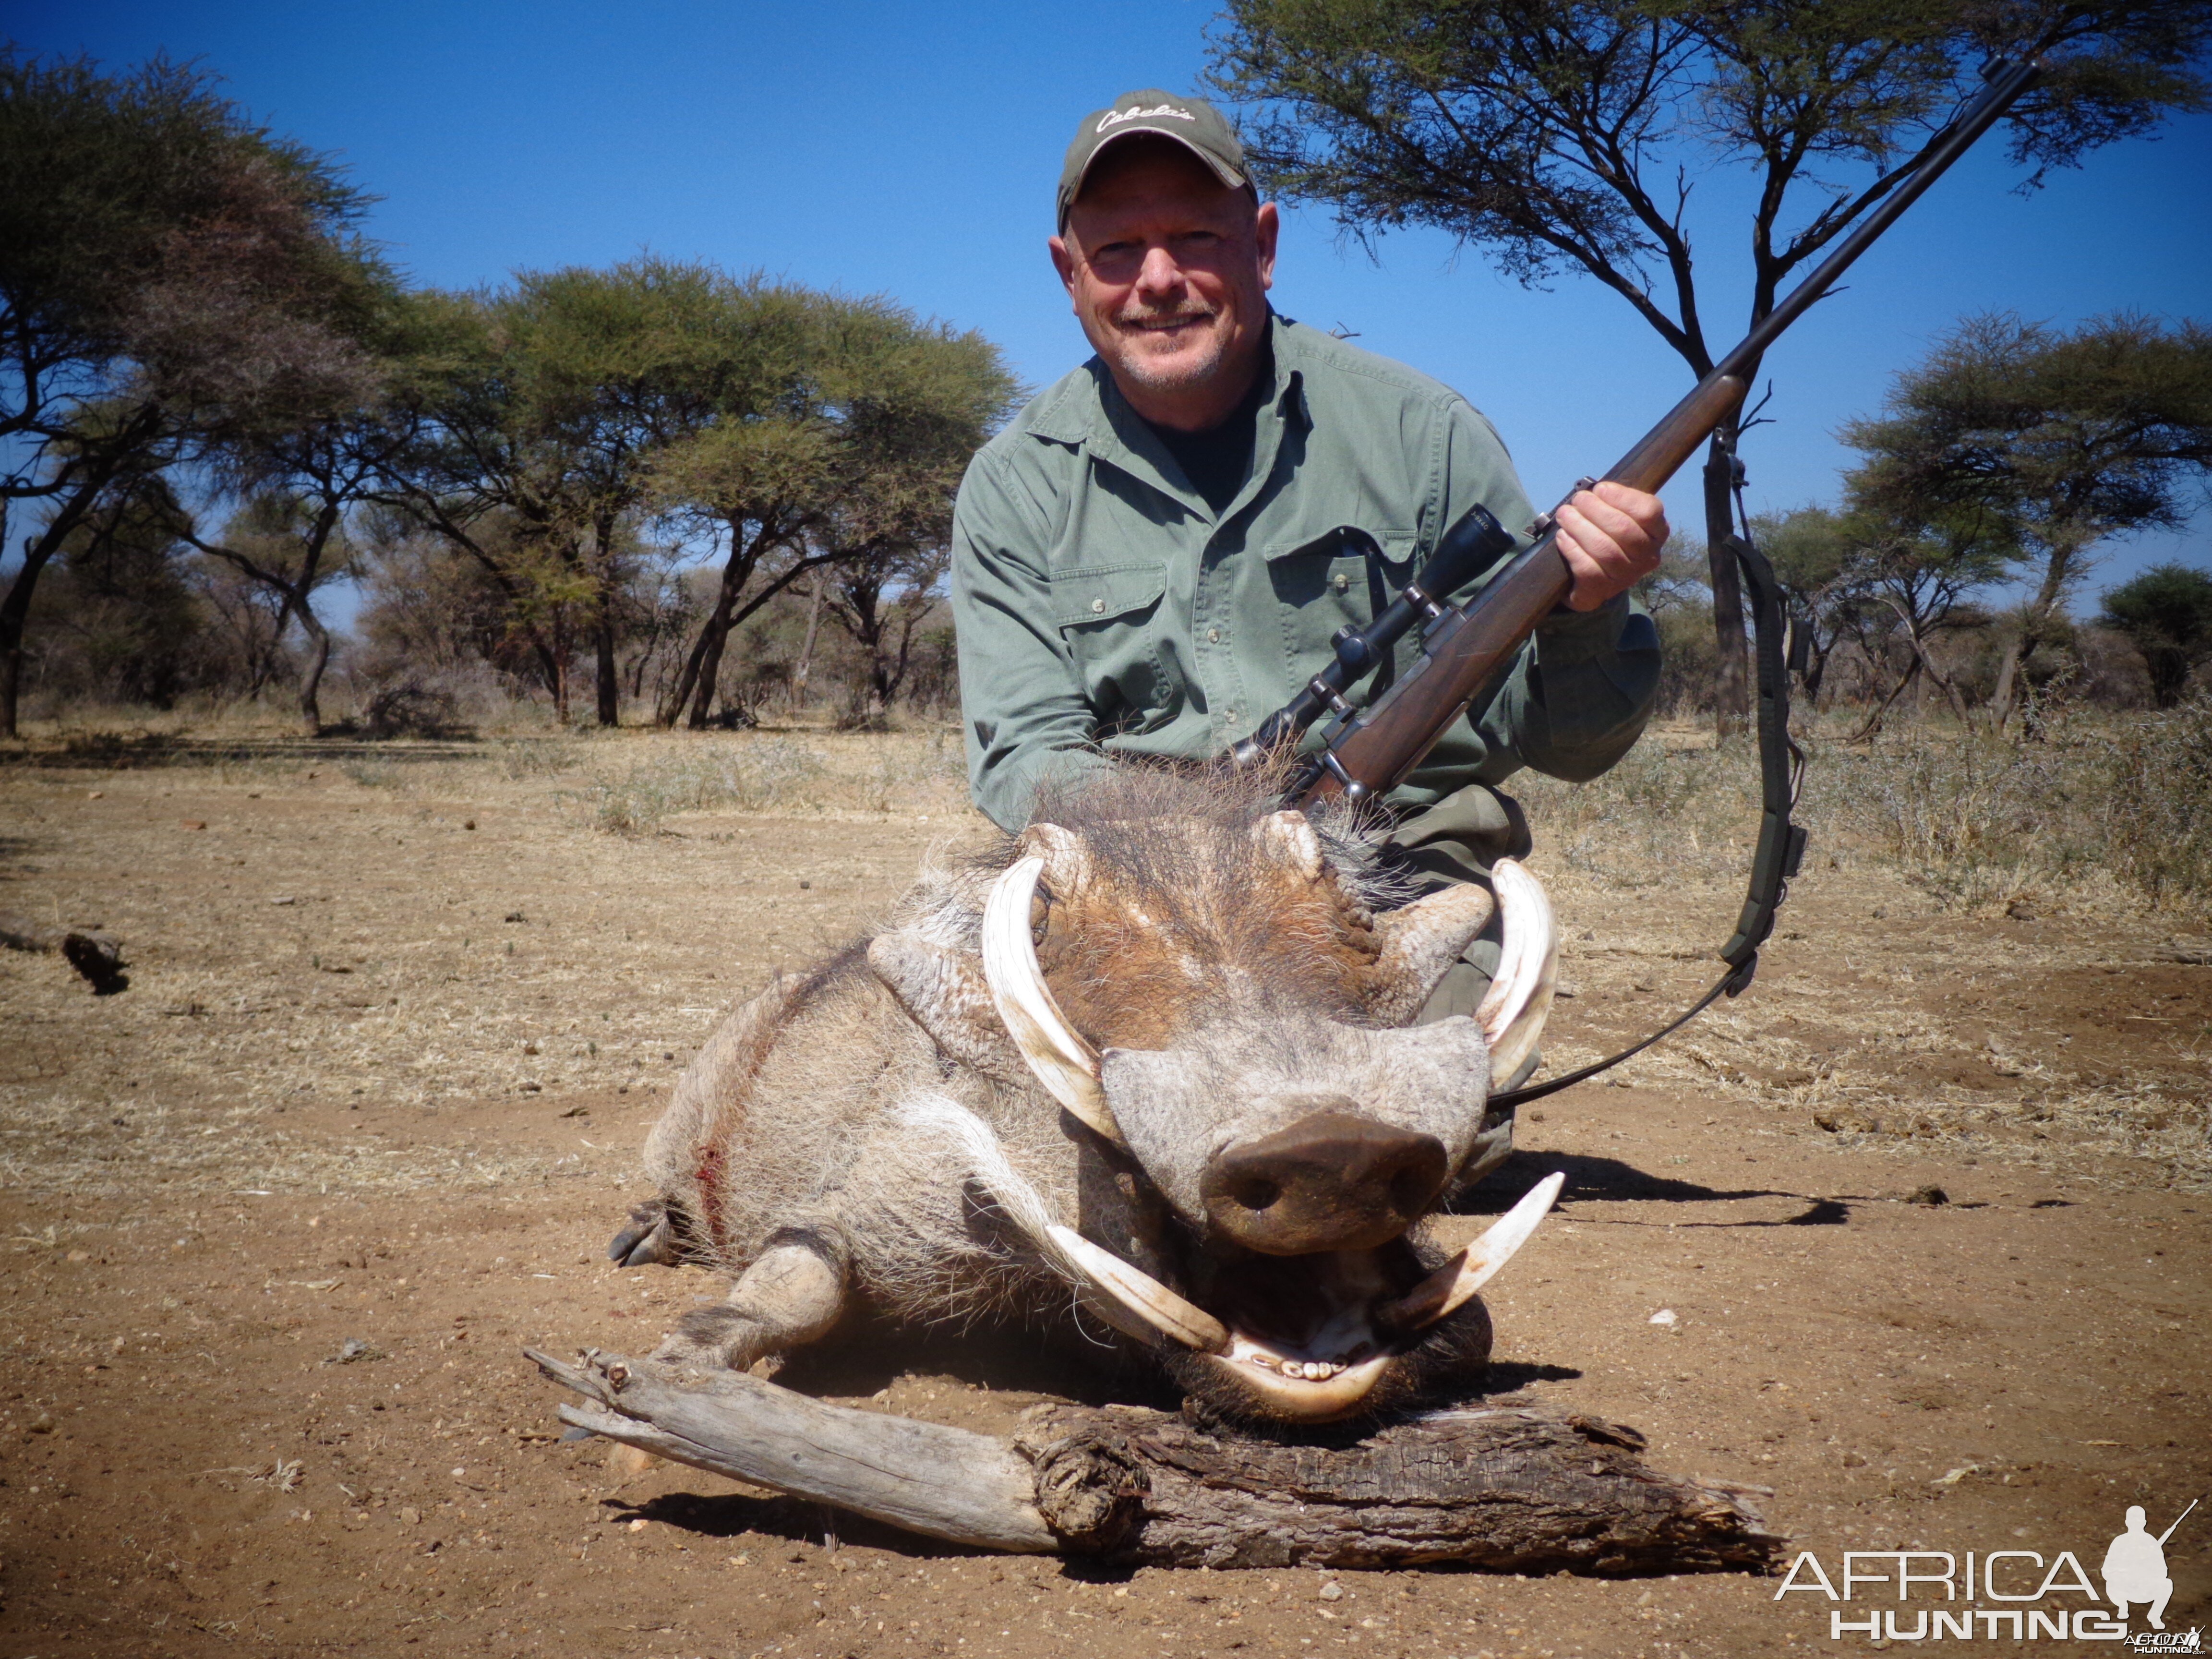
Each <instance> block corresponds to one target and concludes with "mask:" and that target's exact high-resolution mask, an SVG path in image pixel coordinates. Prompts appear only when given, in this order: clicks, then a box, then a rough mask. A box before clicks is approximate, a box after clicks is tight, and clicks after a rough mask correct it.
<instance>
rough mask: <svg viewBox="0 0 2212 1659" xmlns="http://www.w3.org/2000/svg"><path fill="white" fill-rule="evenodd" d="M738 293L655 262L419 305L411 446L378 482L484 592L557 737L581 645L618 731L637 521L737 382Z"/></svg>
mask: <svg viewBox="0 0 2212 1659" xmlns="http://www.w3.org/2000/svg"><path fill="white" fill-rule="evenodd" d="M730 286H731V285H730V283H729V282H728V280H727V279H726V278H725V277H723V276H721V275H720V273H718V272H716V271H714V270H711V269H709V268H708V267H706V266H703V265H697V264H679V263H676V262H672V261H669V260H664V259H658V258H640V259H636V260H633V261H630V262H629V263H627V264H621V265H617V266H615V267H614V268H612V269H611V270H605V271H598V270H581V269H568V270H555V271H548V272H533V273H525V274H524V275H522V276H519V277H518V278H516V280H515V282H514V283H513V285H512V286H510V287H509V288H507V289H503V290H501V291H499V292H496V293H491V294H477V295H427V296H423V297H422V299H421V300H419V301H417V302H416V308H415V315H414V322H413V327H414V338H415V347H414V356H413V362H414V369H413V373H412V374H411V375H410V378H409V380H408V383H407V386H406V387H405V389H404V393H403V394H402V397H401V398H400V402H401V404H402V405H403V406H404V410H406V417H407V419H408V421H409V422H410V435H409V439H408V441H407V442H406V443H404V445H402V446H400V447H398V448H397V449H395V451H394V452H393V454H392V459H391V460H390V462H389V463H388V464H387V465H386V483H385V491H384V493H385V496H386V500H388V501H391V502H392V504H394V505H397V506H399V507H404V509H405V510H406V511H407V512H408V513H410V515H412V516H413V517H414V518H415V519H416V521H417V522H419V523H421V524H422V526H424V527H426V528H428V529H429V530H431V531H432V532H435V533H436V534H438V535H440V536H441V537H443V538H445V539H446V540H447V541H448V542H449V543H450V544H452V545H453V546H454V547H455V548H457V549H458V550H461V551H463V552H464V553H465V554H466V555H467V556H469V557H470V558H471V559H473V560H474V561H476V562H477V564H478V565H479V566H480V567H481V568H483V570H484V571H485V572H486V573H487V574H489V576H490V577H491V579H492V580H493V581H494V582H495V584H496V586H498V587H499V589H500V591H501V592H502V593H503V594H504V595H505V596H506V597H507V600H508V602H509V604H510V605H511V607H512V610H513V616H514V617H515V619H516V625H517V626H518V627H519V628H520V629H521V630H522V631H523V632H524V633H525V634H526V636H527V637H528V638H529V640H530V641H531V646H532V650H533V652H534V653H535V654H536V656H537V658H538V662H539V665H540V667H541V670H542V671H543V672H544V677H545V679H546V682H547V684H548V686H549V688H550V690H551V691H552V693H553V700H554V706H555V709H556V713H557V714H558V715H559V716H560V718H561V719H562V720H567V718H568V703H569V659H570V656H571V653H572V652H573V650H574V647H575V645H576V643H577V642H578V638H579V636H582V637H583V638H584V639H586V640H588V641H589V643H590V645H591V647H592V655H593V662H594V674H593V680H594V687H595V690H596V694H597V696H596V702H597V708H596V712H597V716H598V719H599V724H600V725H602V726H613V725H616V724H617V723H618V721H619V719H620V714H621V709H620V698H621V678H620V673H619V668H618V664H617V634H618V631H619V628H620V623H621V616H622V612H623V602H624V601H623V593H624V587H625V583H626V582H627V580H628V579H629V576H630V575H631V574H632V555H633V552H634V550H635V547H636V545H637V543H636V538H635V520H636V519H637V517H638V516H639V514H640V513H641V510H642V507H643V503H644V502H645V500H646V495H647V488H648V486H649V484H650V483H651V481H652V478H653V467H654V465H656V463H657V462H658V461H659V459H660V458H661V456H662V455H663V454H664V453H665V451H666V450H667V449H668V448H669V447H670V446H671V445H672V444H675V443H677V442H678V441H681V440H682V439H683V438H684V437H685V436H687V435H690V434H691V433H694V432H696V430H697V429H698V428H700V427H701V426H702V424H703V423H704V422H705V420H706V418H707V416H708V413H709V411H711V410H712V409H713V408H714V406H715V403H716V400H717V399H718V398H719V397H720V395H721V392H722V389H723V387H724V386H725V385H726V382H727V381H728V380H729V379H730V378H731V377H732V374H735V373H737V372H738V365H737V364H736V363H735V362H733V360H732V359H733V351H734V350H735V346H734V343H733V342H732V338H731V337H730V329H729V318H728V315H727V295H728V289H729V288H730Z"/></svg>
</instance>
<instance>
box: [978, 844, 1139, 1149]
mask: <svg viewBox="0 0 2212 1659" xmlns="http://www.w3.org/2000/svg"><path fill="white" fill-rule="evenodd" d="M1043 873H1044V860H1042V859H1039V858H1026V859H1023V860H1020V861H1019V862H1018V863H1017V864H1016V865H1014V866H1013V867H1012V869H1010V870H1008V871H1007V872H1006V874H1004V875H1002V876H1000V878H998V880H996V881H995V882H994V883H992V884H991V896H990V898H989V899H988V900H987V902H985V904H984V906H983V939H982V945H983V977H984V979H985V980H986V981H987V982H988V983H989V985H990V987H991V1001H992V1004H993V1006H995V1007H996V1008H997V1009H998V1011H999V1018H1000V1021H1001V1022H1002V1023H1003V1024H1005V1026H1006V1035H1007V1036H1011V1037H1012V1038H1013V1040H1014V1047H1015V1048H1018V1049H1019V1050H1020V1051H1021V1056H1022V1059H1023V1060H1024V1061H1025V1062H1026V1063H1027V1064H1028V1066H1029V1068H1030V1071H1032V1072H1034V1073H1036V1079H1037V1081H1038V1082H1039V1083H1042V1085H1044V1088H1045V1092H1046V1093H1048V1094H1049V1095H1050V1096H1051V1097H1053V1098H1054V1100H1056V1101H1058V1102H1059V1103H1060V1104H1061V1105H1063V1106H1065V1107H1066V1108H1067V1109H1068V1110H1069V1111H1070V1112H1073V1114H1074V1115H1076V1116H1077V1117H1078V1118H1079V1119H1081V1120H1082V1121H1084V1122H1085V1123H1086V1124H1088V1125H1090V1127H1092V1128H1093V1129H1096V1130H1097V1132H1098V1133H1100V1134H1102V1135H1104V1136H1105V1137H1106V1139H1109V1140H1110V1141H1112V1142H1114V1143H1115V1145H1116V1146H1120V1145H1121V1130H1120V1129H1119V1128H1118V1127H1115V1122H1114V1114H1113V1112H1112V1111H1111V1110H1110V1109H1109V1108H1108V1106H1107V1104H1106V1091H1105V1089H1104V1088H1103V1086H1101V1085H1100V1084H1099V1081H1098V1054H1097V1050H1095V1049H1094V1048H1091V1045H1090V1044H1089V1043H1087V1042H1085V1041H1084V1040H1083V1038H1082V1037H1081V1036H1079V1035H1078V1034H1077V1032H1076V1030H1075V1028H1074V1027H1073V1026H1072V1025H1070V1024H1068V1023H1067V1016H1066V1015H1065V1014H1063V1013H1061V1012H1060V1005H1059V1004H1058V1003H1057V1002H1055V1001H1054V1000H1053V996H1052V987H1050V986H1048V985H1047V984H1046V983H1045V982H1044V971H1043V969H1040V968H1039V967H1038V966H1037V959H1036V945H1034V944H1032V943H1031V942H1030V899H1031V898H1032V897H1033V896H1035V895H1036V884H1037V878H1038V877H1039V876H1041V875H1042V874H1043Z"/></svg>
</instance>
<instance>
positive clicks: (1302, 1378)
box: [1049, 1174, 1566, 1422]
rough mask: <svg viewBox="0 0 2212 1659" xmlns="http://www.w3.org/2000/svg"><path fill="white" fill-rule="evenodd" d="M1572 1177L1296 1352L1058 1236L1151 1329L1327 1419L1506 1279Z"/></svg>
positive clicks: (1348, 1408)
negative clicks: (1505, 1270) (1503, 1273)
mask: <svg viewBox="0 0 2212 1659" xmlns="http://www.w3.org/2000/svg"><path fill="white" fill-rule="evenodd" d="M1565 1182H1566V1176H1564V1175H1559V1174H1554V1175H1551V1176H1546V1177H1545V1178H1544V1179H1543V1180H1542V1181H1541V1182H1538V1183H1537V1184H1536V1186H1535V1187H1534V1188H1533V1189H1531V1190H1530V1191H1529V1193H1528V1194H1527V1195H1526V1196H1525V1197H1523V1198H1522V1200H1521V1201H1520V1202H1519V1203H1518V1204H1516V1205H1515V1206H1513V1207H1512V1208H1511V1209H1510V1210H1509V1211H1507V1212H1505V1214H1504V1215H1503V1216H1500V1217H1499V1218H1498V1220H1497V1221H1495V1222H1494V1223H1492V1225H1491V1226H1490V1229H1489V1230H1488V1231H1486V1232H1485V1233H1484V1234H1483V1235H1482V1237H1480V1238H1478V1239H1477V1240H1475V1242H1474V1243H1472V1244H1470V1245H1468V1248H1467V1249H1464V1250H1462V1251H1461V1252H1460V1253H1459V1255H1455V1256H1454V1257H1453V1258H1452V1259H1451V1260H1450V1261H1448V1262H1446V1263H1445V1264H1444V1265H1443V1267H1439V1268H1438V1269H1437V1271H1436V1272H1435V1273H1431V1274H1430V1275H1429V1277H1428V1278H1426V1279H1423V1280H1422V1281H1421V1282H1420V1283H1419V1284H1418V1285H1415V1286H1414V1287H1413V1289H1412V1290H1410V1291H1407V1292H1406V1293H1404V1294H1403V1295H1401V1296H1399V1297H1395V1298H1393V1299H1392V1300H1390V1301H1389V1302H1387V1303H1383V1304H1380V1305H1374V1304H1368V1305H1367V1306H1365V1307H1363V1308H1352V1307H1347V1308H1346V1309H1345V1310H1342V1311H1340V1313H1339V1314H1338V1315H1337V1316H1335V1317H1334V1318H1333V1319H1331V1320H1330V1321H1329V1322H1328V1323H1327V1324H1326V1325H1324V1326H1323V1327H1322V1329H1321V1330H1320V1331H1319V1332H1317V1333H1316V1334H1315V1335H1314V1337H1313V1338H1312V1339H1310V1340H1309V1341H1307V1342H1306V1343H1304V1344H1303V1345H1302V1346H1300V1347H1299V1348H1298V1349H1297V1350H1296V1351H1292V1350H1291V1349H1290V1348H1287V1347H1285V1346H1281V1345H1279V1344H1276V1343H1273V1342H1269V1341H1267V1340H1264V1339H1262V1338H1260V1337H1255V1336H1251V1335H1248V1334H1245V1333H1244V1332H1242V1331H1237V1330H1233V1329H1231V1328H1230V1327H1229V1326H1227V1325H1225V1324H1224V1323H1223V1322H1221V1321H1220V1320H1218V1319H1217V1318H1215V1317H1214V1316H1212V1314H1210V1313H1208V1312H1206V1310H1204V1309H1203V1308H1200V1307H1199V1306H1198V1305H1197V1304H1194V1303H1192V1302H1190V1301H1189V1300H1188V1299H1187V1298H1185V1297H1182V1296H1178V1295H1177V1294H1176V1292H1175V1291H1171V1290H1170V1289H1169V1288H1168V1287H1167V1286H1166V1285H1163V1284H1161V1283H1160V1282H1159V1281H1158V1279H1153V1278H1152V1277H1151V1276H1150V1275H1149V1274H1147V1273H1143V1272H1141V1271H1140V1270H1139V1269H1138V1268H1136V1267H1132V1266H1130V1265H1129V1264H1128V1263H1127V1262H1126V1261H1122V1260H1121V1258H1120V1257H1118V1256H1116V1255H1113V1254H1111V1253H1110V1252H1109V1251H1106V1250H1103V1249H1100V1248H1099V1247H1098V1246H1097V1245H1096V1244H1093V1243H1091V1241H1090V1240H1089V1239H1087V1238H1085V1237H1082V1236H1081V1235H1080V1234H1079V1233H1076V1232H1074V1231H1071V1230H1070V1229H1068V1228H1066V1227H1061V1226H1057V1225H1055V1226H1054V1227H1052V1228H1050V1229H1049V1233H1050V1237H1051V1242H1052V1243H1053V1244H1054V1246H1055V1247H1056V1248H1057V1250H1058V1253H1059V1255H1060V1259H1061V1261H1063V1263H1064V1264H1065V1265H1066V1266H1067V1267H1070V1268H1072V1269H1073V1271H1074V1272H1075V1273H1077V1274H1078V1276H1079V1277H1080V1278H1081V1279H1084V1280H1085V1282H1086V1283H1087V1284H1088V1285H1090V1287H1091V1289H1092V1290H1094V1291H1097V1293H1098V1294H1099V1295H1101V1296H1103V1297H1106V1298H1108V1299H1109V1300H1110V1301H1111V1302H1112V1303H1114V1304H1115V1305H1116V1306H1117V1307H1118V1308H1119V1309H1120V1310H1121V1311H1122V1312H1124V1313H1126V1314H1128V1315H1131V1316H1133V1317H1134V1318H1135V1319H1136V1320H1137V1321H1139V1322H1141V1324H1142V1325H1143V1326H1144V1327H1145V1328H1147V1329H1149V1330H1151V1331H1153V1332H1156V1333H1158V1334H1160V1335H1162V1336H1164V1337H1166V1338H1167V1339H1168V1340H1170V1341H1172V1342H1175V1343H1177V1344H1179V1345H1181V1346H1183V1347H1186V1348H1188V1349H1190V1350H1192V1351H1193V1352H1195V1353H1198V1354H1200V1355H1203V1356H1205V1357H1206V1361H1207V1363H1209V1364H1215V1365H1220V1366H1224V1367H1227V1368H1231V1369H1232V1370H1234V1372H1235V1375H1236V1376H1237V1380H1238V1381H1239V1382H1240V1383H1242V1384H1243V1386H1244V1387H1245V1388H1247V1389H1250V1390H1252V1391H1254V1392H1255V1393H1257V1394H1259V1395H1262V1396H1263V1397H1265V1398H1266V1399H1267V1401H1268V1402H1269V1403H1270V1404H1271V1405H1272V1406H1273V1407H1274V1408H1275V1409H1276V1410H1277V1411H1278V1412H1279V1413H1281V1414H1282V1415H1283V1416H1285V1418H1290V1419H1297V1420H1300V1421H1306V1422H1326V1421H1328V1419H1331V1418H1336V1417H1342V1416H1345V1415H1346V1414H1347V1413H1351V1412H1352V1411H1354V1410H1356V1409H1357V1408H1358V1405H1359V1402H1360V1401H1363V1400H1364V1399H1365V1398H1366V1397H1367V1395H1369V1393H1370V1392H1371V1391H1372V1390H1373V1389H1374V1387H1375V1385H1376V1383H1377V1382H1379V1381H1380V1380H1381V1378H1382V1376H1383V1370H1385V1369H1386V1368H1387V1367H1388V1366H1389V1364H1390V1362H1391V1361H1392V1360H1393V1359H1394V1358H1396V1357H1397V1356H1398V1354H1399V1353H1400V1352H1403V1350H1404V1349H1405V1347H1407V1346H1410V1345H1411V1343H1412V1342H1413V1341H1414V1340H1418V1338H1419V1335H1420V1334H1421V1333H1422V1332H1424V1331H1425V1330H1427V1329H1428V1328H1430V1327H1431V1326H1432V1325H1435V1324H1436V1323H1437V1322H1439V1321H1440V1320H1443V1319H1445V1318H1447V1317H1449V1316H1450V1315H1452V1314H1454V1313H1455V1312H1457V1311H1458V1310H1460V1309H1461V1308H1462V1307H1463V1306H1465V1305H1466V1304H1467V1303H1468V1299H1469V1298H1471V1297H1473V1296H1474V1293H1475V1292H1476V1291H1479V1290H1480V1289H1481V1288H1482V1286H1483V1285H1486V1284H1487V1283H1489V1282H1490V1280H1491V1279H1493V1278H1494V1277H1496V1276H1497V1273H1498V1270H1499V1269H1500V1268H1501V1267H1504V1265H1505V1264H1506V1263H1507V1262H1508V1261H1510V1260H1512V1258H1513V1254H1514V1252H1515V1251H1516V1250H1518V1249H1520V1248H1521V1247H1522V1245H1523V1244H1525V1243H1528V1237H1529V1235H1530V1234H1532V1233H1534V1231H1536V1225H1537V1224H1538V1223H1539V1222H1541V1220H1542V1219H1543V1218H1544V1216H1545V1214H1546V1213H1547V1212H1548V1211H1549V1210H1550V1209H1551V1207H1552V1205H1553V1201H1554V1200H1556V1199H1557V1198H1558V1197H1559V1188H1561V1187H1562V1186H1563V1185H1564V1184H1565Z"/></svg>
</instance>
